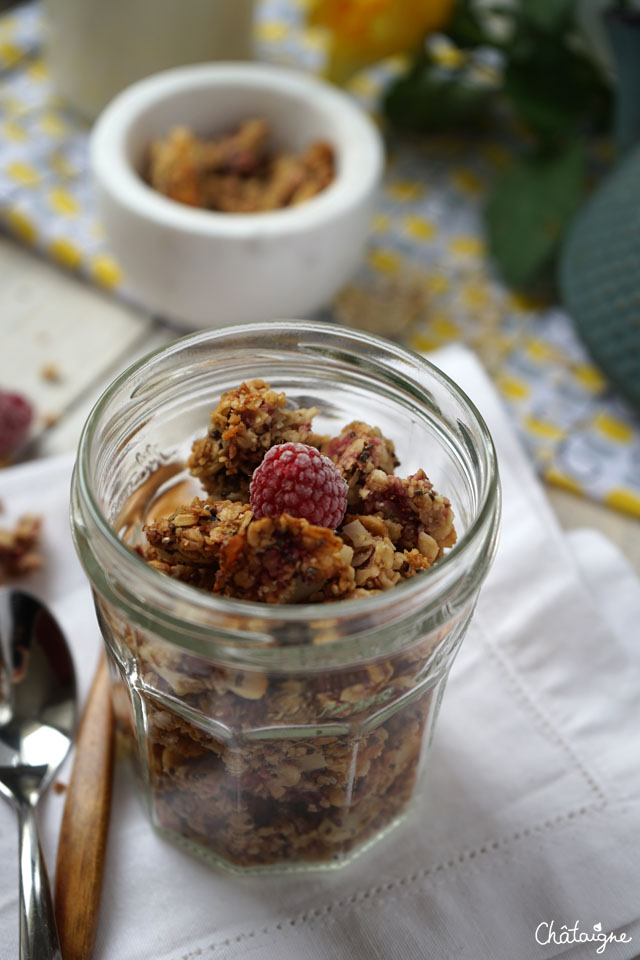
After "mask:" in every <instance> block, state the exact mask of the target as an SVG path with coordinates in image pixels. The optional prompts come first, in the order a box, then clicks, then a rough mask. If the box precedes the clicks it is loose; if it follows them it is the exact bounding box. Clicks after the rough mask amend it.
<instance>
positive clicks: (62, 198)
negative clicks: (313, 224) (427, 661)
mask: <svg viewBox="0 0 640 960" xmlns="http://www.w3.org/2000/svg"><path fill="white" fill-rule="evenodd" d="M415 2H416V7H415V9H417V5H418V4H419V5H420V7H421V9H422V10H423V12H424V11H425V10H426V9H427V8H428V7H430V6H431V5H429V4H425V3H423V2H422V0H415ZM314 3H315V0H261V2H260V0H259V2H258V7H257V15H258V22H257V30H256V37H257V45H258V51H259V55H260V56H261V57H262V58H263V59H268V60H270V61H272V62H275V63H281V64H285V65H287V66H290V67H291V66H297V67H299V68H302V69H304V70H307V71H310V72H315V73H322V72H323V71H325V70H326V68H327V62H328V57H329V56H331V52H330V51H329V50H328V46H327V33H326V30H324V29H323V28H322V27H321V26H318V27H315V28H313V29H311V30H310V29H308V28H307V26H305V17H306V15H307V12H308V10H309V9H310V8H311V7H312V6H313V5H314ZM316 6H317V8H318V9H319V8H320V7H323V8H324V11H325V14H324V15H326V16H328V15H329V14H328V11H329V10H330V9H332V10H333V11H334V13H335V11H337V10H338V7H340V9H341V10H346V9H347V8H348V7H350V8H351V10H352V12H353V11H355V12H356V13H357V12H358V10H356V8H358V9H359V13H360V14H361V13H362V12H363V11H364V10H365V8H366V10H367V11H368V12H369V13H371V14H373V12H374V8H375V10H377V11H379V13H380V15H381V16H384V15H390V14H391V12H392V11H391V6H392V4H391V2H390V0H344V2H343V0H327V2H324V0H322V2H320V0H319V2H318V3H317V4H316ZM399 6H403V8H404V4H400V5H399ZM409 6H411V4H409V5H408V6H407V7H406V9H409ZM448 6H450V4H449V3H442V4H441V3H435V4H434V5H433V7H432V12H436V13H437V14H438V16H441V15H444V13H443V12H444V11H445V8H447V7H448ZM411 9H414V7H413V6H411ZM396 12H397V11H396ZM318 19H322V16H320V15H319V16H318ZM374 19H375V18H374ZM407 23H409V21H407ZM409 25H410V24H409ZM356 26H357V22H356V21H355V20H354V21H353V24H352V28H353V29H355V28H356ZM361 26H362V25H361ZM365 26H366V29H367V30H368V29H369V28H370V27H371V28H373V21H372V24H370V25H365ZM414 26H415V25H414ZM350 29H351V27H350ZM358 29H360V28H358ZM361 40H362V38H361V39H360V40H359V41H358V42H361ZM41 49H42V12H41V7H40V6H39V4H38V3H34V2H32V3H26V4H23V5H22V6H21V7H19V8H18V9H17V10H16V11H15V12H13V13H12V14H11V15H5V16H4V17H0V221H1V223H2V226H3V228H4V229H5V230H6V231H8V232H9V233H11V234H12V235H13V236H15V237H16V239H17V240H19V241H20V242H22V243H25V244H28V245H30V246H34V247H35V248H37V249H39V250H40V251H41V252H42V253H43V254H44V255H46V256H48V257H49V258H50V259H51V260H52V261H53V262H55V263H56V264H58V265H59V266H60V267H61V268H64V269H67V270H70V271H74V272H76V273H77V274H78V275H79V276H83V277H84V278H85V279H87V280H89V281H90V282H92V283H95V284H96V285H97V286H100V287H101V288H104V289H106V290H109V291H111V292H113V293H116V294H118V295H119V296H123V297H126V298H128V299H130V300H131V299H133V298H132V296H131V294H130V292H129V290H128V288H127V282H126V272H125V271H124V270H123V269H122V265H120V264H118V263H117V262H116V261H115V259H114V258H113V256H112V254H111V252H110V250H109V247H108V242H107V239H106V237H105V235H104V230H103V228H102V225H101V223H100V222H99V221H98V219H97V217H96V214H95V197H94V195H93V190H92V185H91V182H90V179H89V176H88V171H87V166H88V164H87V132H86V130H85V129H84V128H83V127H81V126H80V125H79V124H78V122H77V121H76V120H75V118H74V117H73V116H72V115H71V114H67V113H65V111H64V110H63V109H62V108H61V106H60V104H59V102H58V100H57V99H56V97H55V96H53V94H52V91H51V87H50V80H49V77H48V72H47V69H46V64H45V63H43V60H42V57H41ZM372 49H373V48H372ZM396 49H400V48H399V47H396ZM345 50H346V47H345ZM372 55H373V54H372V50H369V51H368V53H367V56H369V57H370V56H372ZM375 55H376V56H378V55H379V51H378V52H376V54H375ZM442 55H443V56H449V55H450V53H449V52H447V50H446V49H445V48H444V47H443V52H442ZM404 62H406V61H405V60H403V58H402V57H394V58H393V59H387V60H385V61H383V62H381V63H379V64H376V65H375V66H372V67H370V68H369V69H367V71H366V72H361V73H358V74H356V75H354V76H353V77H352V78H351V80H350V82H349V85H348V90H349V93H350V95H352V96H353V97H355V98H356V99H357V100H358V101H359V102H360V103H361V104H362V105H363V106H364V107H365V108H366V109H368V110H369V111H370V112H372V113H373V112H374V111H375V109H376V105H377V102H378V100H379V94H380V91H381V89H382V87H383V86H384V84H385V83H386V82H388V80H389V78H390V77H391V76H393V75H394V74H396V73H397V72H398V70H399V69H401V68H402V65H403V63H404ZM387 144H388V148H389V160H388V167H387V172H386V176H385V182H384V186H383V189H382V190H381V192H380V197H379V202H378V207H377V210H376V212H375V215H374V217H373V220H372V224H371V237H370V242H369V248H368V251H367V254H366V256H365V258H364V262H363V264H362V266H361V268H360V269H359V271H358V272H357V273H356V275H355V276H354V277H353V278H352V280H351V282H350V283H349V284H348V286H347V287H345V288H344V289H343V290H342V291H340V293H339V294H338V296H337V297H336V299H335V301H334V303H333V304H331V305H329V306H328V307H327V308H326V309H325V310H323V311H322V312H321V316H322V317H324V318H325V319H337V320H338V321H340V322H343V323H348V324H352V325H354V326H357V327H360V328H362V329H368V330H371V331H373V332H376V333H380V334H383V335H386V336H390V337H394V338H397V339H401V340H403V341H404V342H405V343H407V344H408V345H409V346H411V347H413V349H414V350H418V351H430V350H433V349H436V348H437V347H439V346H442V345H443V344H446V343H451V342H455V341H462V342H465V343H467V344H469V346H471V347H472V348H473V349H474V350H475V351H476V353H477V354H478V355H479V356H480V358H481V359H482V361H483V362H484V364H485V366H486V368H487V370H488V371H489V373H490V374H491V375H492V376H493V378H494V381H495V383H496V385H497V387H498V389H499V391H500V394H501V396H502V397H503V398H504V401H505V404H506V406H507V408H508V410H509V412H510V414H511V416H512V418H513V420H514V423H515V424H516V426H517V427H518V429H519V431H520V435H521V437H522V439H523V441H524V443H525V444H526V446H527V448H528V450H529V452H530V454H531V456H532V458H533V459H534V461H535V463H536V465H537V467H538V469H539V472H540V473H541V475H542V476H544V477H545V479H547V480H548V481H550V482H552V483H555V484H557V485H558V486H560V487H563V488H564V489H566V490H569V491H571V492H572V493H578V494H582V495H585V496H590V497H593V498H595V499H597V500H600V501H601V502H602V503H605V504H608V505H609V506H610V507H612V508H615V509H617V510H623V511H626V512H628V513H631V514H634V515H637V516H640V423H639V421H638V417H637V416H635V415H634V414H633V413H632V412H631V411H630V410H629V408H628V407H627V406H626V405H625V404H624V403H623V402H622V401H621V400H620V399H619V398H618V397H617V396H616V394H615V392H614V391H613V390H612V389H611V387H610V385H609V384H607V381H606V379H605V378H604V376H603V375H602V373H601V372H600V370H598V368H597V367H595V366H594V365H593V363H592V362H591V361H590V359H589V357H588V355H587V353H586V351H585V349H584V347H583V346H582V344H581V342H580V340H579V339H578V337H577V335H576V334H575V332H574V330H573V327H572V324H571V321H570V319H569V318H568V317H567V315H566V314H565V313H564V312H563V311H562V310H560V309H559V308H549V307H548V306H545V304H544V303H541V302H539V301H537V300H535V299H533V298H530V297H525V296H523V295H521V294H517V293H513V292H511V291H509V290H507V289H505V287H504V286H503V285H502V284H501V282H500V281H499V279H498V278H497V277H496V276H495V274H494V273H493V272H492V270H491V267H490V265H489V264H488V263H487V260H486V248H485V242H484V235H483V229H482V207H483V203H484V197H485V194H486V189H487V187H488V186H489V185H490V183H491V180H492V178H493V177H494V176H495V175H496V173H497V172H499V171H501V170H503V169H504V168H505V167H506V166H508V164H509V162H510V153H509V150H508V148H507V146H506V145H505V144H504V143H502V142H498V141H497V140H495V139H491V138H487V139H485V140H483V139H477V138H476V139H475V140H474V141H473V142H472V144H471V145H468V144H466V143H465V141H464V139H463V138H461V137H458V136H452V135H449V136H441V137H430V138H424V139H422V140H419V139H414V140H412V141H411V142H410V143H409V142H405V141H404V140H400V139H399V140H398V141H396V140H395V139H394V138H393V137H392V136H387Z"/></svg>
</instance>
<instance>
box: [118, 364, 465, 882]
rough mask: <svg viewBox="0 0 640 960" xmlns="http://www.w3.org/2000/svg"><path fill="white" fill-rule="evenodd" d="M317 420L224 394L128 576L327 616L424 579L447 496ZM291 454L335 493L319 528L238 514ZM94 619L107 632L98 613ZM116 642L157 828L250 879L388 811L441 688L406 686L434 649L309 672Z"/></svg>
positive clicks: (350, 843) (436, 548) (253, 391)
mask: <svg viewBox="0 0 640 960" xmlns="http://www.w3.org/2000/svg"><path fill="white" fill-rule="evenodd" d="M316 413H317V410H316V409H315V408H309V409H304V408H303V409H297V410H294V409H291V408H289V407H288V405H287V402H286V397H285V396H284V394H281V393H277V392H276V391H274V390H272V389H271V388H270V386H269V385H268V384H266V383H264V382H263V381H261V380H254V381H250V382H248V383H242V384H241V385H240V386H239V387H237V388H236V389H232V390H229V391H227V392H226V393H225V394H224V395H223V396H222V398H221V399H220V402H219V404H218V406H217V408H216V409H215V410H214V411H213V412H212V413H211V417H210V427H209V430H208V432H207V434H206V435H205V436H203V437H200V438H198V439H196V440H195V441H194V443H193V445H192V450H191V455H190V457H189V460H188V467H189V469H190V472H191V475H192V476H193V477H195V478H197V480H198V481H199V482H200V483H202V485H203V487H204V488H205V491H204V493H205V495H200V496H198V497H195V498H193V499H192V500H191V501H190V502H188V503H184V504H177V505H175V508H174V509H173V510H172V511H171V512H170V513H169V514H168V515H167V516H157V515H154V517H153V519H150V520H149V521H148V522H147V523H146V524H145V525H144V537H145V539H144V544H143V545H140V546H139V547H138V550H139V552H140V553H141V555H142V556H143V558H144V560H145V562H146V563H147V564H148V565H149V566H151V567H153V568H154V569H155V570H157V571H158V572H160V573H162V574H164V575H166V576H168V577H171V578H174V579H178V580H181V581H183V582H184V583H187V584H189V585H191V586H193V587H194V588H198V589H200V590H205V591H209V592H212V593H215V594H219V595H222V596H225V597H230V598H234V599H241V600H250V601H254V602H258V603H266V604H287V605H290V604H296V603H301V602H304V603H324V604H327V612H328V614H330V610H331V608H332V607H333V606H334V605H335V604H339V603H340V602H341V601H343V600H345V599H361V600H362V601H363V602H365V603H366V602H367V599H366V598H367V597H368V596H371V595H374V594H377V593H380V592H382V591H386V590H389V589H392V588H394V587H395V586H396V585H397V584H398V583H400V582H401V581H402V580H406V579H410V578H413V577H415V576H418V575H420V574H422V573H423V572H424V571H426V570H428V569H429V568H430V567H431V566H432V565H433V564H434V563H435V562H436V561H437V560H438V559H439V557H441V556H442V555H443V553H444V552H445V550H446V549H447V548H448V547H450V546H452V545H453V544H454V543H455V539H456V534H455V528H454V525H453V511H452V509H451V504H450V503H449V501H448V500H447V498H446V497H443V496H441V495H440V494H438V493H436V491H435V490H434V489H433V486H432V484H431V483H430V481H429V480H428V478H427V477H426V475H425V474H424V472H423V471H421V470H420V471H418V472H416V473H414V474H413V475H412V476H410V477H408V478H406V479H404V478H401V477H397V476H396V475H395V470H396V468H397V466H398V459H397V457H396V455H395V451H394V445H393V443H392V441H391V440H390V439H388V438H386V437H384V436H383V435H382V433H381V431H380V430H379V429H377V428H376V427H374V426H370V425H368V424H366V423H363V422H361V421H354V422H352V423H349V424H347V425H346V426H345V427H344V428H343V429H342V430H341V432H340V433H339V434H338V436H336V437H334V438H330V437H322V436H318V435H316V434H314V433H313V431H312V420H313V417H314V416H315V415H316ZM292 441H294V444H295V443H297V444H298V445H299V444H300V442H302V443H304V444H306V445H310V446H312V447H313V448H319V449H320V451H321V452H322V453H323V454H324V455H325V456H327V457H328V458H329V459H330V460H331V461H332V463H333V464H334V465H335V467H336V469H337V471H338V472H339V473H340V474H341V475H342V477H343V478H344V480H345V484H344V486H345V491H346V501H345V502H346V503H347V507H346V513H345V515H344V518H343V520H342V521H341V523H340V525H339V526H338V528H337V529H336V530H331V529H329V528H327V527H322V526H318V525H314V524H312V523H310V522H309V521H308V520H306V519H304V518H302V517H295V516H291V515H289V514H287V513H282V514H280V515H278V516H274V517H271V516H265V517H262V518H260V519H256V518H255V517H254V516H253V513H252V508H251V504H250V503H249V502H247V501H248V496H249V488H250V482H251V477H252V475H253V473H254V471H255V470H256V468H257V467H258V465H259V464H260V463H261V462H262V461H263V459H264V457H265V454H266V453H267V451H268V450H270V449H271V448H272V447H274V446H276V445H279V444H290V443H291V442H292ZM207 494H208V495H207ZM102 618H103V622H104V624H106V625H107V626H109V625H110V624H112V620H111V615H110V610H109V608H108V606H107V605H104V606H103V607H102ZM328 622H330V616H328ZM112 630H113V633H114V635H115V636H117V635H118V633H119V628H118V627H117V626H116V625H113V626H112ZM327 633H328V637H327V639H328V642H330V639H331V633H330V629H329V630H328V632H327ZM122 639H123V638H122V635H120V641H122ZM124 643H125V645H126V646H127V647H128V648H129V652H130V654H131V655H132V656H133V657H134V658H135V661H136V663H137V668H138V669H139V671H140V673H141V677H142V679H143V681H144V686H145V688H146V689H147V690H148V691H150V692H149V693H148V694H147V695H143V703H144V712H145V717H146V742H145V744H144V747H143V749H144V750H145V751H146V756H145V758H144V762H143V765H144V766H145V767H146V768H147V770H148V776H149V783H150V790H151V796H152V804H153V810H154V816H155V818H156V822H157V823H158V825H159V826H161V827H163V828H164V829H166V830H169V831H171V832H172V833H177V834H178V835H180V836H182V837H187V838H190V839H192V840H194V841H195V842H196V843H198V844H201V845H203V846H206V847H207V848H208V849H209V850H210V851H212V852H213V853H214V854H215V855H216V856H217V857H219V858H220V859H222V860H223V861H224V862H227V863H231V864H234V865H236V866H241V867H261V866H266V865H269V864H274V863H280V864H282V863H293V864H295V863H300V862H322V861H325V862H332V861H335V860H336V859H337V858H338V857H341V856H343V855H344V854H345V853H347V852H348V851H349V850H351V849H352V848H354V847H355V846H359V845H361V844H362V843H363V842H364V841H365V840H366V839H367V838H368V837H370V836H372V835H374V834H375V833H378V832H379V831H380V830H381V829H382V828H384V827H385V826H388V825H389V824H391V823H392V822H393V821H394V820H395V819H396V818H398V817H399V816H400V815H401V813H402V812H403V811H404V809H405V807H406V805H407V803H408V801H409V799H410V798H411V796H412V794H413V791H414V786H415V781H416V776H417V773H418V768H419V761H420V756H421V752H422V745H423V741H424V740H425V737H426V736H428V731H429V730H430V726H431V723H432V720H433V716H434V710H435V706H436V702H437V699H438V687H439V683H440V682H441V681H438V682H436V683H435V684H434V683H433V682H424V680H423V675H424V665H425V663H426V662H427V661H428V660H429V657H430V655H431V654H432V652H433V647H434V642H433V638H430V639H429V640H428V642H426V643H425V642H417V643H415V644H414V645H413V646H411V647H410V648H409V649H403V650H402V651H401V652H399V653H397V654H394V655H389V656H386V657H377V658H375V659H372V660H369V661H368V662H367V661H366V659H365V661H364V662H363V663H360V664H353V665H352V666H350V667H349V668H348V669H336V670H324V671H320V672H311V673H309V672H308V671H305V670H300V671H297V672H296V671H287V672H278V671H272V670H269V669H264V670H260V669H249V670H247V669H242V670H238V669H233V668H232V667H229V666H228V665H227V664H223V663H212V662H211V661H209V660H207V659H206V658H203V657H198V656H195V655H192V654H186V653H184V652H182V651H178V650H177V649H175V648H174V647H172V646H171V645H170V644H167V643H163V642H162V641H160V640H158V639H157V638H152V637H149V636H146V635H145V634H144V633H143V632H142V631H132V632H127V633H126V635H125V637H124ZM178 702H179V703H180V708H179V709H176V708H175V707H174V706H173V704H176V703H178ZM125 726H126V724H125ZM129 728H130V729H133V724H130V725H129Z"/></svg>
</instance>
